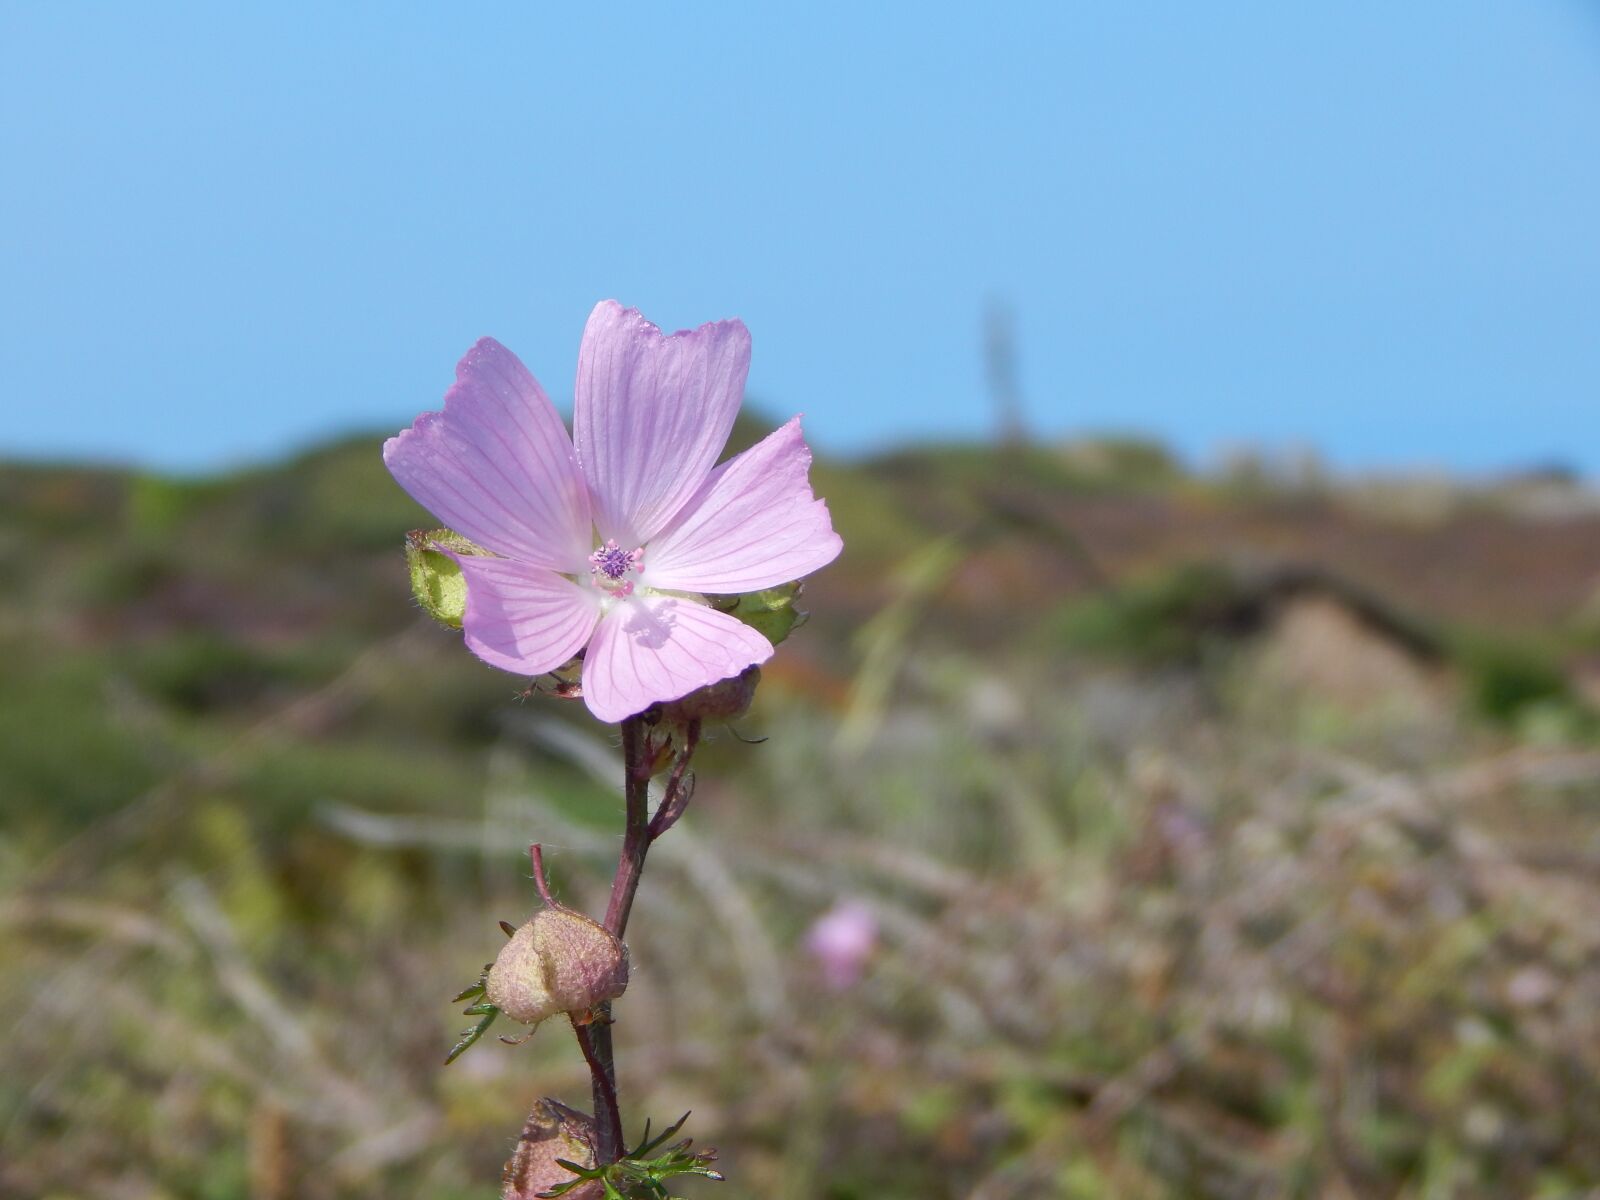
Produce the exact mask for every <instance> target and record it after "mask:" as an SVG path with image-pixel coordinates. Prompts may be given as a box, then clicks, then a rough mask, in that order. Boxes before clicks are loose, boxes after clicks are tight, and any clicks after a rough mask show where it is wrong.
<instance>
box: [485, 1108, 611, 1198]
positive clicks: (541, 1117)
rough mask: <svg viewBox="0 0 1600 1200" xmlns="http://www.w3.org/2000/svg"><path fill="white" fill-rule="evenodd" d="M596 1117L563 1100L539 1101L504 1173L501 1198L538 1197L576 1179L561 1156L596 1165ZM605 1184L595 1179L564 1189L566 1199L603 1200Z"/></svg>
mask: <svg viewBox="0 0 1600 1200" xmlns="http://www.w3.org/2000/svg"><path fill="white" fill-rule="evenodd" d="M594 1140H595V1131H594V1119H593V1118H592V1117H590V1116H588V1115H587V1114H585V1113H581V1112H578V1111H577V1110H576V1109H573V1108H568V1107H567V1106H566V1105H565V1104H563V1103H561V1101H559V1100H552V1099H550V1098H549V1097H546V1098H545V1099H543V1100H539V1101H537V1102H535V1104H534V1106H533V1111H532V1112H530V1113H529V1114H528V1122H527V1124H525V1125H524V1126H523V1127H522V1136H521V1137H520V1138H518V1139H517V1149H516V1152H515V1153H513V1154H512V1156H511V1161H510V1162H508V1163H506V1169H505V1173H504V1174H503V1175H502V1176H501V1177H500V1184H501V1186H500V1200H534V1197H535V1196H538V1195H539V1194H540V1193H542V1192H547V1191H549V1190H550V1189H551V1188H553V1187H557V1186H559V1185H560V1184H563V1183H571V1182H572V1178H573V1176H572V1172H571V1171H569V1170H567V1169H566V1168H565V1167H563V1166H562V1165H561V1164H560V1163H559V1162H557V1161H556V1160H557V1159H563V1158H564V1159H566V1160H567V1161H568V1162H571V1163H577V1164H578V1165H579V1166H580V1167H592V1166H594ZM604 1194H605V1185H604V1184H602V1183H600V1182H598V1181H595V1182H592V1183H585V1184H580V1185H579V1186H578V1187H575V1188H573V1189H572V1190H571V1191H570V1192H563V1193H562V1195H563V1196H564V1197H565V1198H566V1200H600V1197H601V1196H603V1195H604Z"/></svg>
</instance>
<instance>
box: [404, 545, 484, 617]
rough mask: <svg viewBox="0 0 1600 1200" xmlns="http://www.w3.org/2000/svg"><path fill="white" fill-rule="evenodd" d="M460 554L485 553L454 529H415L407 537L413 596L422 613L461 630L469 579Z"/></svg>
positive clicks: (480, 547) (407, 555) (408, 565)
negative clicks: (450, 552) (451, 553)
mask: <svg viewBox="0 0 1600 1200" xmlns="http://www.w3.org/2000/svg"><path fill="white" fill-rule="evenodd" d="M443 550H453V551H454V552H455V553H457V554H484V553H487V552H486V551H485V550H484V549H483V547H482V546H479V545H476V544H474V543H473V542H471V541H469V540H467V539H466V538H464V537H462V536H461V535H460V534H459V533H456V532H455V531H454V530H452V529H413V530H412V531H411V532H410V533H408V534H406V568H407V570H409V571H410V572H411V594H412V595H413V596H415V597H416V598H417V603H418V604H420V605H421V606H422V611H423V612H425V613H427V614H428V615H429V616H430V617H432V618H433V619H434V620H435V621H437V622H439V624H441V625H444V626H447V627H449V628H450V629H460V628H461V617H462V615H463V614H464V613H465V612H466V611H467V580H466V576H464V575H463V574H462V573H461V568H460V567H459V566H457V565H456V561H455V559H453V558H451V557H450V556H449V555H448V554H445V553H442V551H443Z"/></svg>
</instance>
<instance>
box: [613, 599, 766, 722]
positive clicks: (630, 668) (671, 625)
mask: <svg viewBox="0 0 1600 1200" xmlns="http://www.w3.org/2000/svg"><path fill="white" fill-rule="evenodd" d="M771 657H772V643H771V642H769V641H767V639H766V638H764V637H762V636H761V635H760V634H759V633H757V632H756V631H755V630H753V629H751V628H750V627H749V626H748V625H746V624H744V623H743V622H742V621H736V620H734V619H733V618H732V617H730V616H728V615H727V614H726V613H720V612H717V611H716V610H715V609H713V608H709V607H707V606H706V605H704V604H697V603H695V602H694V601H692V600H679V599H677V598H675V597H672V596H642V597H640V596H634V597H629V598H628V599H626V600H619V601H618V602H617V603H616V605H615V606H614V607H613V608H612V609H611V611H610V612H608V613H607V614H606V615H605V616H604V617H603V618H601V621H600V628H599V629H598V630H596V631H595V635H594V640H593V641H592V642H590V643H589V652H588V653H587V654H586V655H585V656H584V660H583V698H584V701H585V702H586V703H587V704H588V705H589V711H590V712H592V713H594V715H595V716H596V717H598V718H599V719H600V720H602V721H620V720H622V719H623V718H624V717H631V716H633V714H634V713H638V712H643V711H644V710H645V709H647V708H649V707H650V706H651V705H652V704H655V703H656V702H657V701H660V700H676V699H678V698H679V697H680V696H686V695H688V694H689V693H690V692H692V691H694V690H695V689H696V688H702V687H705V686H706V684H708V683H716V682H717V681H718V680H720V679H727V678H728V677H730V676H732V675H737V674H738V673H739V672H740V671H742V670H744V669H745V668H746V667H748V666H750V665H751V664H753V663H761V662H766V661H767V659H769V658H771Z"/></svg>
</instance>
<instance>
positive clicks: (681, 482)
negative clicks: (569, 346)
mask: <svg viewBox="0 0 1600 1200" xmlns="http://www.w3.org/2000/svg"><path fill="white" fill-rule="evenodd" d="M749 370H750V334H749V332H748V331H747V330H746V329H745V327H744V323H743V322H741V321H718V322H715V323H714V324H710V325H702V326H700V328H699V329H696V330H694V331H693V332H683V333H675V334H673V335H672V336H671V337H665V336H663V335H662V333H661V331H660V330H659V329H657V328H656V327H655V326H654V325H652V324H650V322H649V321H646V320H645V319H644V318H643V317H641V316H640V315H639V313H638V310H636V309H631V308H626V309H625V308H623V307H622V306H621V305H620V304H618V303H617V302H616V301H615V300H603V301H601V302H600V303H599V304H597V305H596V306H595V310H594V312H593V313H591V314H590V316H589V324H588V326H587V327H586V328H585V329H584V331H583V346H582V348H581V349H580V350H579V351H578V387H577V395H576V397H575V400H574V408H573V415H572V432H573V437H574V438H575V440H576V442H577V448H578V461H579V462H581V463H582V464H583V473H584V475H585V476H587V477H588V480H589V487H590V489H591V491H592V493H593V496H594V506H595V524H596V525H598V526H599V528H600V536H601V538H602V539H607V538H615V539H616V540H617V541H618V542H619V543H620V544H621V545H622V546H623V547H624V548H625V549H632V548H634V547H635V546H642V545H643V544H644V543H645V542H647V541H649V540H650V537H651V536H652V535H653V534H654V533H655V532H656V531H657V530H659V529H661V528H662V527H663V526H665V525H666V524H667V522H668V521H670V520H672V518H673V517H674V516H676V515H677V512H678V510H679V509H680V508H682V507H683V504H684V501H686V500H688V499H689V497H691V496H693V495H694V493H695V492H696V491H697V490H698V489H699V487H700V485H701V484H702V483H703V482H705V478H706V475H707V474H708V473H709V472H710V471H711V468H712V465H713V464H714V463H715V462H716V461H717V457H718V455H720V454H721V453H722V448H723V447H724V446H726V445H727V444H728V433H729V432H730V431H731V430H732V428H733V418H734V416H735V415H736V414H737V413H738V411H739V402H740V400H741V399H743V397H744V380H745V375H746V374H747V373H748V371H749Z"/></svg>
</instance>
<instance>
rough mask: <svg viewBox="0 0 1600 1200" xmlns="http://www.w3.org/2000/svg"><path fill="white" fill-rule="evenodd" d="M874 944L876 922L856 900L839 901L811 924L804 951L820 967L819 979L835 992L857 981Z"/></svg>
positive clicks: (847, 987)
mask: <svg viewBox="0 0 1600 1200" xmlns="http://www.w3.org/2000/svg"><path fill="white" fill-rule="evenodd" d="M877 945H878V919H877V918H876V917H875V916H873V915H872V910H871V909H870V908H868V907H867V906H866V905H865V904H862V903H861V902H860V901H859V900H841V901H839V903H837V904H835V905H834V906H833V907H832V908H831V909H829V910H828V911H827V912H825V913H824V914H823V915H822V916H820V917H818V918H817V919H816V920H815V921H813V922H812V924H811V928H810V929H809V930H807V931H806V937H805V947H806V951H807V952H808V953H809V954H810V955H811V957H812V958H813V959H815V960H816V963H817V965H818V966H820V967H821V968H822V980H823V982H824V983H825V984H826V985H827V986H828V987H829V988H831V989H832V990H834V991H836V992H843V991H848V990H849V989H850V988H852V987H854V986H855V985H856V984H857V983H859V982H860V981H861V976H862V973H863V972H864V971H865V970H866V966H867V961H868V960H869V959H870V958H871V957H872V954H873V951H875V950H876V949H877Z"/></svg>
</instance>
